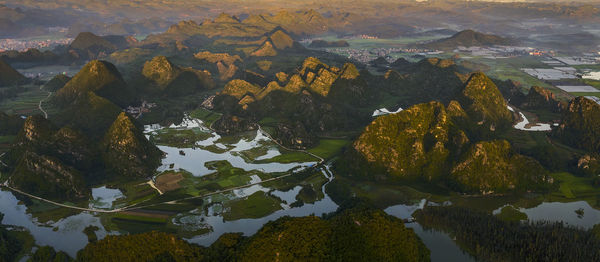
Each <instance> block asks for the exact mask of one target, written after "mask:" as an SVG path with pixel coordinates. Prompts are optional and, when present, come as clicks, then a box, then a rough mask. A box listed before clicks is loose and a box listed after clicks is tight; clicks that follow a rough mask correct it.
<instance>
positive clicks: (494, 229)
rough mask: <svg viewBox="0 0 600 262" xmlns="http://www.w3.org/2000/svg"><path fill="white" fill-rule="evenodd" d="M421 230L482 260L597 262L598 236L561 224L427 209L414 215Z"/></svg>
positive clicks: (466, 210)
mask: <svg viewBox="0 0 600 262" xmlns="http://www.w3.org/2000/svg"><path fill="white" fill-rule="evenodd" d="M415 217H416V218H417V221H419V223H420V224H421V225H423V226H424V227H425V228H433V229H436V230H443V231H447V232H450V233H451V234H452V235H454V237H456V241H457V242H458V243H459V245H461V247H462V248H463V249H464V250H466V251H467V252H469V253H470V254H471V255H473V256H475V257H476V258H477V259H480V260H482V261H599V260H600V249H598V247H600V237H598V235H597V234H594V233H593V232H592V230H589V231H586V230H583V229H580V228H573V227H569V226H566V225H565V224H564V223H549V222H536V223H521V222H518V221H511V222H508V221H502V220H501V219H500V218H497V217H496V216H492V215H490V214H486V213H482V212H478V211H473V210H469V209H465V208H458V207H434V206H428V207H426V208H425V209H423V210H419V211H417V212H416V213H415Z"/></svg>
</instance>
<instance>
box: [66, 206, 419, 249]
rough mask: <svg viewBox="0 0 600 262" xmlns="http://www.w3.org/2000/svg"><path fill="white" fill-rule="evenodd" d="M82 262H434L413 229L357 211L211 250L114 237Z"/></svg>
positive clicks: (232, 236) (163, 238) (155, 236)
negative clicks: (430, 260)
mask: <svg viewBox="0 0 600 262" xmlns="http://www.w3.org/2000/svg"><path fill="white" fill-rule="evenodd" d="M77 260H78V261H273V260H275V261H367V260H371V261H429V250H428V249H427V248H426V247H425V245H424V244H423V242H421V240H420V239H419V238H418V237H417V235H416V234H415V233H414V232H413V231H412V229H409V228H406V227H405V226H404V224H403V223H402V221H401V220H399V219H398V218H395V217H392V216H389V215H387V214H385V213H384V212H383V211H381V210H374V209H369V208H362V207H355V208H352V209H349V210H345V211H340V212H339V213H336V214H334V215H331V216H329V217H327V218H320V217H316V216H307V217H298V218H292V217H282V218H280V219H278V220H276V221H272V222H269V223H267V224H266V225H265V226H264V227H263V228H262V229H261V230H259V232H258V233H256V234H255V235H253V236H251V237H244V236H242V235H241V234H238V233H229V234H224V235H222V236H221V237H220V238H219V239H218V240H217V241H216V242H215V243H213V244H212V245H211V246H210V247H206V248H205V247H201V246H197V245H194V244H190V243H188V242H186V241H183V240H181V239H179V238H177V237H176V236H174V235H170V234H167V233H161V232H150V233H144V234H139V235H129V236H108V237H106V238H105V239H103V240H100V241H97V242H95V243H91V244H89V245H88V246H87V247H86V248H85V249H83V250H81V251H80V252H79V253H78V255H77Z"/></svg>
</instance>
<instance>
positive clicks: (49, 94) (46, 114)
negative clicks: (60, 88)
mask: <svg viewBox="0 0 600 262" xmlns="http://www.w3.org/2000/svg"><path fill="white" fill-rule="evenodd" d="M51 95H52V92H48V96H47V97H46V98H44V99H42V100H40V103H39V104H38V109H40V111H42V113H44V118H46V119H48V113H47V112H46V110H44V109H43V108H42V103H43V102H44V101H46V100H48V98H50V96H51Z"/></svg>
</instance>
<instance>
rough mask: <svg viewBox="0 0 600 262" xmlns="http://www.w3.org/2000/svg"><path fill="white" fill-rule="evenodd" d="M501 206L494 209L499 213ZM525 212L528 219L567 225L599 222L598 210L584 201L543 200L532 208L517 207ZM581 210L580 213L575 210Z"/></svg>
mask: <svg viewBox="0 0 600 262" xmlns="http://www.w3.org/2000/svg"><path fill="white" fill-rule="evenodd" d="M502 208H503V207H500V208H498V209H496V210H494V212H493V213H494V214H498V213H500V211H501V210H502ZM518 210H519V211H521V212H523V213H525V214H526V215H527V218H528V219H529V221H550V222H561V221H562V222H564V223H565V224H567V225H570V226H575V227H581V228H584V229H590V228H592V227H594V225H596V224H599V223H600V210H597V209H594V208H593V207H591V206H590V204H589V203H588V202H586V201H577V202H570V203H561V202H544V203H542V204H540V205H538V206H536V207H533V208H518ZM576 210H581V211H583V212H582V214H581V215H580V214H577V213H576V212H575V211H576Z"/></svg>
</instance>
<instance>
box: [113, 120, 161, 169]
mask: <svg viewBox="0 0 600 262" xmlns="http://www.w3.org/2000/svg"><path fill="white" fill-rule="evenodd" d="M101 144H102V145H101V146H102V158H103V159H104V162H105V163H106V165H107V167H108V168H109V170H110V171H112V172H113V173H115V174H117V175H120V176H125V177H142V178H143V177H150V176H152V175H153V174H154V170H155V169H156V168H157V167H158V165H159V164H160V159H161V156H162V153H161V152H160V150H159V149H158V148H156V147H155V146H154V145H152V144H151V143H150V142H149V141H148V140H147V139H146V137H144V134H143V133H142V132H141V130H139V129H138V128H137V127H136V126H135V125H134V123H133V122H132V120H131V119H130V118H129V116H127V115H126V114H125V113H121V114H120V115H119V116H118V117H117V119H116V120H115V121H114V123H113V124H112V125H111V127H110V128H109V129H108V132H106V135H105V136H104V140H103V141H102V143H101Z"/></svg>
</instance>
